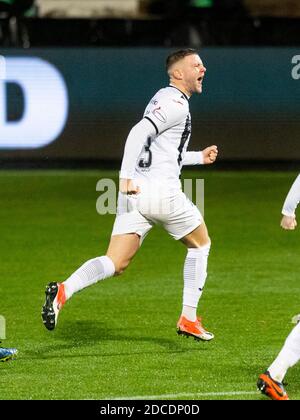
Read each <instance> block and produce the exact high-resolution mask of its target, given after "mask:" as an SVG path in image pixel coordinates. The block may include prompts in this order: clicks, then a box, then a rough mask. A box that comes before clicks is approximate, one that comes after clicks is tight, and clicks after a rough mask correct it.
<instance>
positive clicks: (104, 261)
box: [63, 256, 115, 300]
mask: <svg viewBox="0 0 300 420" xmlns="http://www.w3.org/2000/svg"><path fill="white" fill-rule="evenodd" d="M114 274H115V266H114V263H113V262H112V260H111V259H110V258H109V257H107V256H104V257H98V258H94V259H93V260H89V261H87V262H86V263H85V264H83V265H82V266H81V267H80V268H79V269H78V270H77V271H75V273H73V274H72V275H71V276H70V277H69V278H68V279H67V280H66V281H65V282H64V283H63V284H64V286H65V293H66V299H67V300H68V299H70V298H71V297H72V296H73V294H74V293H76V292H79V291H80V290H82V289H84V288H86V287H88V286H91V285H92V284H94V283H97V282H98V281H100V280H104V279H107V278H109V277H112V276H113V275H114Z"/></svg>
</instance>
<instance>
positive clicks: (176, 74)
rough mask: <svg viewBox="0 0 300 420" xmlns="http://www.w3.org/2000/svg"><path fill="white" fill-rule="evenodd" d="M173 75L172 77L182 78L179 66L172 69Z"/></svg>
mask: <svg viewBox="0 0 300 420" xmlns="http://www.w3.org/2000/svg"><path fill="white" fill-rule="evenodd" d="M173 77H174V79H177V80H182V78H183V73H182V70H180V69H179V68H177V69H174V70H173Z"/></svg>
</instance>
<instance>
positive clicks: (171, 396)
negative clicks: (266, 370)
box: [106, 391, 259, 401]
mask: <svg viewBox="0 0 300 420" xmlns="http://www.w3.org/2000/svg"><path fill="white" fill-rule="evenodd" d="M243 395H244V396H247V395H248V396H251V395H252V396H254V395H255V396H259V392H258V391H257V392H253V391H251V392H248V391H240V392H204V393H202V392H197V393H191V392H186V393H180V394H162V395H139V396H135V397H124V396H123V397H114V398H111V399H110V398H106V399H107V400H112V401H114V400H166V399H171V400H172V399H176V398H184V397H191V398H207V397H238V396H243Z"/></svg>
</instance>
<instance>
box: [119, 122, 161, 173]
mask: <svg viewBox="0 0 300 420" xmlns="http://www.w3.org/2000/svg"><path fill="white" fill-rule="evenodd" d="M155 135H156V130H155V128H154V126H153V124H152V123H151V122H150V121H149V120H147V119H146V118H144V119H142V120H141V121H140V122H139V123H138V124H136V125H135V126H134V127H133V128H132V130H131V131H130V133H129V135H128V137H127V140H126V144H125V150H124V156H123V160H122V166H121V172H120V178H122V179H126V180H132V179H134V176H135V167H136V164H137V160H138V157H139V155H140V154H141V151H142V149H143V147H144V145H145V144H146V142H147V139H148V138H149V137H154V136H155Z"/></svg>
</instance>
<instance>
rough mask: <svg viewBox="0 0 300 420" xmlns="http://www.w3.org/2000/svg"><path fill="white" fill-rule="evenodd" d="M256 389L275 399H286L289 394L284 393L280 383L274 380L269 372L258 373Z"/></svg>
mask: <svg viewBox="0 0 300 420" xmlns="http://www.w3.org/2000/svg"><path fill="white" fill-rule="evenodd" d="M257 387H258V390H259V391H260V392H261V393H262V394H264V395H266V396H267V397H269V398H271V400H275V401H288V400H289V396H288V394H287V393H286V391H285V389H284V386H283V384H282V383H280V382H277V381H274V379H273V378H272V377H271V375H270V373H269V372H265V373H263V374H262V375H260V377H259V379H258V382H257Z"/></svg>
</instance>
